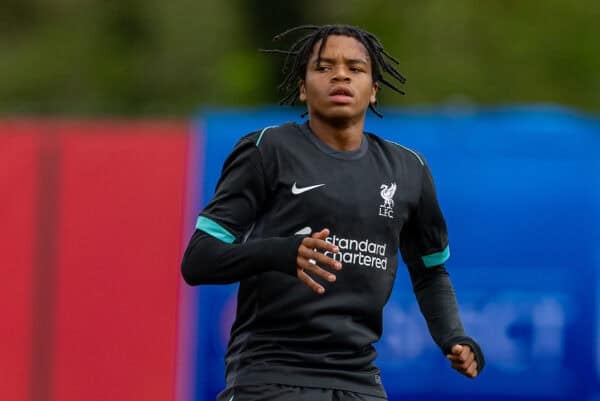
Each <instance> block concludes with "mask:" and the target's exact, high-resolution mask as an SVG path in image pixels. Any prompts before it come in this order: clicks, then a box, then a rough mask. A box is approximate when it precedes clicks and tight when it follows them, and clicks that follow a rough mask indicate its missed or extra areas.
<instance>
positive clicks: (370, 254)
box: [325, 235, 387, 270]
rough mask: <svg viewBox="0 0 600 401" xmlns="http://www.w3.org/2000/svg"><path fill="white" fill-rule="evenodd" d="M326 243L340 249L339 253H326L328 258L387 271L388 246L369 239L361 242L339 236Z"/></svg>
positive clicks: (330, 238) (329, 239) (328, 239)
mask: <svg viewBox="0 0 600 401" xmlns="http://www.w3.org/2000/svg"><path fill="white" fill-rule="evenodd" d="M325 241H326V242H328V243H330V244H333V245H337V246H338V247H339V248H340V252H339V253H332V252H328V251H327V252H325V255H326V256H329V257H331V258H333V259H335V260H337V261H340V262H342V263H352V264H356V265H359V266H364V267H374V268H377V269H381V270H386V269H387V257H386V255H385V251H386V248H387V244H378V243H377V242H372V241H369V239H368V238H367V239H364V240H360V241H359V240H356V239H351V238H341V237H338V236H337V235H333V236H331V237H327V238H325Z"/></svg>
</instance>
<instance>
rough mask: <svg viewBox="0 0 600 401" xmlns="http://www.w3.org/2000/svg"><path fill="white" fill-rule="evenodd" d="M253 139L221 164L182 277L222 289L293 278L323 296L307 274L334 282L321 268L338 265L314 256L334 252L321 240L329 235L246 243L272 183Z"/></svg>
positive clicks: (197, 225) (331, 246) (241, 142)
mask: <svg viewBox="0 0 600 401" xmlns="http://www.w3.org/2000/svg"><path fill="white" fill-rule="evenodd" d="M254 139H255V135H254V136H253V135H250V136H247V137H245V138H243V139H242V140H241V141H240V142H238V144H237V145H236V147H235V148H234V150H233V152H232V153H231V155H230V156H229V157H228V159H227V160H226V162H225V165H224V167H223V171H222V173H221V178H220V179H219V183H218V184H217V190H216V193H215V196H214V197H213V199H212V200H211V201H210V202H209V204H208V205H207V206H206V208H205V209H204V210H203V211H202V213H201V214H200V216H199V217H198V221H197V223H196V231H195V232H194V234H193V236H192V238H191V240H190V242H189V244H188V246H187V249H186V251H185V254H184V256H183V260H182V263H181V274H182V276H183V278H184V279H185V281H186V282H187V283H188V284H190V285H199V284H226V283H232V282H236V281H240V280H243V279H245V278H248V277H251V276H253V275H256V274H260V273H263V272H266V271H279V272H282V273H285V274H290V275H294V276H297V277H298V278H299V279H300V281H302V282H304V283H305V284H306V285H308V286H309V287H311V288H312V289H313V290H314V291H315V292H317V293H319V294H321V293H323V292H324V288H323V287H322V286H321V285H320V284H318V283H316V282H315V281H314V280H312V278H311V277H310V276H309V275H308V274H307V273H306V272H309V273H312V274H313V275H316V276H319V277H322V278H324V279H325V280H327V281H330V282H331V281H335V275H333V274H331V273H329V272H327V271H325V270H323V269H321V268H320V267H319V266H318V265H317V264H316V263H311V260H312V261H313V262H314V261H316V262H317V263H319V264H320V265H321V266H327V267H330V268H333V269H335V270H339V269H340V268H341V266H338V263H337V262H336V261H334V260H333V259H332V258H329V257H326V256H324V255H323V254H322V253H320V252H318V251H330V252H337V251H338V250H337V249H335V248H336V247H334V246H333V245H331V244H328V243H327V242H325V241H324V239H325V237H326V236H327V233H328V232H327V233H324V232H323V231H322V232H321V233H315V234H314V235H313V236H312V237H309V238H303V237H301V236H290V237H273V238H261V239H254V240H249V241H244V240H243V238H244V237H245V234H246V233H247V232H248V230H249V229H250V227H251V226H252V224H253V223H254V222H255V220H256V218H257V216H259V215H260V214H261V213H262V212H263V207H264V205H265V204H266V203H267V202H266V200H267V199H268V197H269V193H270V189H269V188H268V186H267V185H266V183H267V182H272V179H269V178H268V177H266V175H265V172H264V169H263V166H262V160H261V155H260V152H259V150H258V148H257V146H256V144H255V142H254Z"/></svg>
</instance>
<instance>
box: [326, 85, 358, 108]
mask: <svg viewBox="0 0 600 401" xmlns="http://www.w3.org/2000/svg"><path fill="white" fill-rule="evenodd" d="M353 97H354V94H353V93H352V91H351V90H350V89H349V88H348V87H346V86H334V87H333V88H331V90H330V91H329V100H331V102H333V103H336V104H348V103H351V102H352V98H353Z"/></svg>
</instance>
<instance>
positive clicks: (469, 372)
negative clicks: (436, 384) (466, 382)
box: [446, 344, 479, 379]
mask: <svg viewBox="0 0 600 401" xmlns="http://www.w3.org/2000/svg"><path fill="white" fill-rule="evenodd" d="M450 352H451V353H450V354H448V355H446V358H448V359H449V360H450V361H451V362H452V368H453V369H456V370H458V371H459V372H460V373H462V374H463V375H465V376H467V377H469V378H471V379H474V378H476V377H477V374H478V373H479V371H478V369H477V360H475V353H474V352H473V350H472V349H471V347H469V346H468V345H464V344H456V345H454V346H453V347H452V350H451V351H450Z"/></svg>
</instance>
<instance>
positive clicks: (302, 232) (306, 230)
mask: <svg viewBox="0 0 600 401" xmlns="http://www.w3.org/2000/svg"><path fill="white" fill-rule="evenodd" d="M310 234H312V228H310V227H304V228H302V229H300V230H298V231H296V232H295V233H294V235H310Z"/></svg>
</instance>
